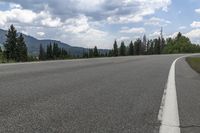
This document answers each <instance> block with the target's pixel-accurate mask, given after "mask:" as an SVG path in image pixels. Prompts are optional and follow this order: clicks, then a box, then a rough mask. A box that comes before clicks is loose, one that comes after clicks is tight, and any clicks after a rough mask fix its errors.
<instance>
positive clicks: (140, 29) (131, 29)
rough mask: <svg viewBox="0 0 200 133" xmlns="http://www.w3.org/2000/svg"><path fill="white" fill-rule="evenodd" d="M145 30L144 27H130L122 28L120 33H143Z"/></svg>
mask: <svg viewBox="0 0 200 133" xmlns="http://www.w3.org/2000/svg"><path fill="white" fill-rule="evenodd" d="M144 32H145V29H144V28H142V27H139V28H129V29H121V30H120V33H135V34H142V33H144Z"/></svg>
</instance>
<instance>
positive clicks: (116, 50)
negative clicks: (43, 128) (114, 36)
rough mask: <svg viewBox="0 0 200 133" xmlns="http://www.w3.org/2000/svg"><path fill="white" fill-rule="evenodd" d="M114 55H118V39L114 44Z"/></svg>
mask: <svg viewBox="0 0 200 133" xmlns="http://www.w3.org/2000/svg"><path fill="white" fill-rule="evenodd" d="M113 55H114V56H118V46H117V41H116V40H115V42H114V45H113Z"/></svg>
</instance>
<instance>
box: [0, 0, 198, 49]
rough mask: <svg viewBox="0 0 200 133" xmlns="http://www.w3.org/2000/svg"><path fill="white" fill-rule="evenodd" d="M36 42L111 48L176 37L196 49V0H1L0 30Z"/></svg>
mask: <svg viewBox="0 0 200 133" xmlns="http://www.w3.org/2000/svg"><path fill="white" fill-rule="evenodd" d="M11 24H14V26H15V27H16V29H17V30H18V31H19V32H22V33H24V34H27V35H31V36H34V37H36V38H38V39H55V40H59V41H62V42H64V43H67V44H70V45H72V46H81V47H86V48H87V47H94V46H97V47H98V48H111V47H112V46H113V42H114V40H118V41H122V40H123V41H125V42H126V44H128V43H129V42H130V40H133V41H134V40H136V39H137V38H142V36H143V35H144V34H145V35H146V36H147V38H149V39H152V38H156V37H158V36H159V34H160V29H161V27H163V35H164V37H165V38H167V37H174V36H176V34H177V33H178V32H181V33H182V34H183V35H185V36H187V37H189V38H190V39H191V41H192V42H193V43H199V44H200V1H199V0H0V28H1V29H5V30H7V29H8V28H9V26H10V25H11Z"/></svg>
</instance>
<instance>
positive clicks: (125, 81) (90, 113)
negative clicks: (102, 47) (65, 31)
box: [0, 55, 200, 133]
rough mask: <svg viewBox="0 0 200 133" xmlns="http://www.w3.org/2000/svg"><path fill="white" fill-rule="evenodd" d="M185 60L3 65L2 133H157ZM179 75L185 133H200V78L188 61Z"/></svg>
mask: <svg viewBox="0 0 200 133" xmlns="http://www.w3.org/2000/svg"><path fill="white" fill-rule="evenodd" d="M180 56H182V55H155V56H134V57H117V58H99V59H88V60H84V59H83V60H71V61H52V62H41V63H22V64H8V65H0V132H1V133H30V132H34V133H157V132H159V127H160V122H159V121H158V113H159V109H160V106H161V100H162V96H163V91H164V89H165V85H166V82H167V79H168V74H169V70H170V67H171V64H172V62H173V61H174V60H175V59H176V58H178V57H180ZM176 70H177V71H176V84H177V95H178V106H179V114H180V123H181V124H182V125H184V126H185V127H184V128H181V132H192V133H193V132H198V133H199V132H200V128H198V127H191V124H195V125H199V124H200V115H199V112H200V104H199V103H200V88H199V86H200V76H199V74H197V73H196V72H194V71H193V70H191V68H190V67H189V66H188V65H187V64H186V63H185V61H184V59H180V60H179V61H178V62H177V64H176ZM189 81H191V82H189ZM187 126H188V127H187Z"/></svg>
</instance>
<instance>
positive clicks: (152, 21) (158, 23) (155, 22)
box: [145, 17, 171, 26]
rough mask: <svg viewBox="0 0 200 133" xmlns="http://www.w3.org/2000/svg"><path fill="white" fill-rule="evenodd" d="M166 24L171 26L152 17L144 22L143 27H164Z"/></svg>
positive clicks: (165, 21) (167, 22) (167, 21)
mask: <svg viewBox="0 0 200 133" xmlns="http://www.w3.org/2000/svg"><path fill="white" fill-rule="evenodd" d="M168 24H171V22H170V21H169V20H165V19H161V18H157V17H152V18H150V19H149V20H147V21H146V22H145V25H154V26H166V25H168Z"/></svg>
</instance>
